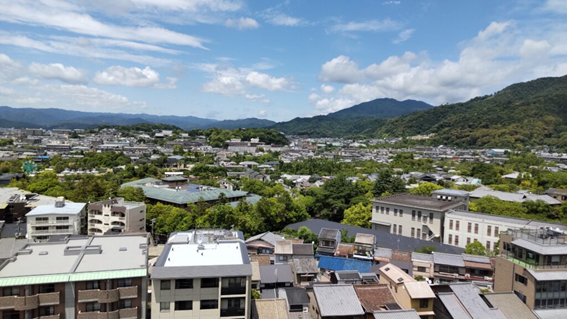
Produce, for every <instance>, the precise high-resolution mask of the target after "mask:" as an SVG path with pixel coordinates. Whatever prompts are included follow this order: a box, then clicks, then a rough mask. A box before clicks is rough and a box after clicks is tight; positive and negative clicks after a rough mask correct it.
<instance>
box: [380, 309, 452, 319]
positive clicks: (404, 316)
mask: <svg viewBox="0 0 567 319" xmlns="http://www.w3.org/2000/svg"><path fill="white" fill-rule="evenodd" d="M374 318H376V319H419V318H420V317H419V315H418V314H417V312H416V311H415V310H414V309H409V310H388V311H376V312H374ZM458 318H460V317H458Z"/></svg>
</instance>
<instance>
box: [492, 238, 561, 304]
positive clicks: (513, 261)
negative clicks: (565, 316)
mask: <svg viewBox="0 0 567 319" xmlns="http://www.w3.org/2000/svg"><path fill="white" fill-rule="evenodd" d="M566 239H567V235H565V233H563V232H561V231H556V230H553V229H546V228H543V229H536V230H533V229H509V230H508V231H506V232H505V233H502V234H501V235H500V255H499V256H498V257H496V267H495V274H494V291H495V292H506V291H514V292H515V293H516V295H517V296H518V297H520V299H522V301H524V302H525V303H526V305H528V307H529V308H530V309H532V310H533V309H547V308H567V240H566Z"/></svg>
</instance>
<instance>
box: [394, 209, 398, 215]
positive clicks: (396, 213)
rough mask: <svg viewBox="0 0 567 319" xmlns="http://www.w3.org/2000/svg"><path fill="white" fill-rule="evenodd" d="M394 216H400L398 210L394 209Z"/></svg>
mask: <svg viewBox="0 0 567 319" xmlns="http://www.w3.org/2000/svg"><path fill="white" fill-rule="evenodd" d="M394 216H398V209H397V208H394Z"/></svg>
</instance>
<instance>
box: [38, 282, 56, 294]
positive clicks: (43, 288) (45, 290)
mask: <svg viewBox="0 0 567 319" xmlns="http://www.w3.org/2000/svg"><path fill="white" fill-rule="evenodd" d="M52 292H55V285H54V284H46V285H40V286H39V293H40V294H49V293H52Z"/></svg>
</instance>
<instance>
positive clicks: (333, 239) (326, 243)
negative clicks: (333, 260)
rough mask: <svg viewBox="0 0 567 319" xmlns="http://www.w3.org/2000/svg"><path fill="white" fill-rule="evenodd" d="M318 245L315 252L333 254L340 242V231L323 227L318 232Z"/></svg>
mask: <svg viewBox="0 0 567 319" xmlns="http://www.w3.org/2000/svg"><path fill="white" fill-rule="evenodd" d="M318 239H319V246H318V247H317V254H319V255H330V256H334V255H335V251H336V249H337V247H338V245H339V244H340V243H341V231H340V230H338V229H331V228H323V229H321V231H320V232H319V237H318Z"/></svg>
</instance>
